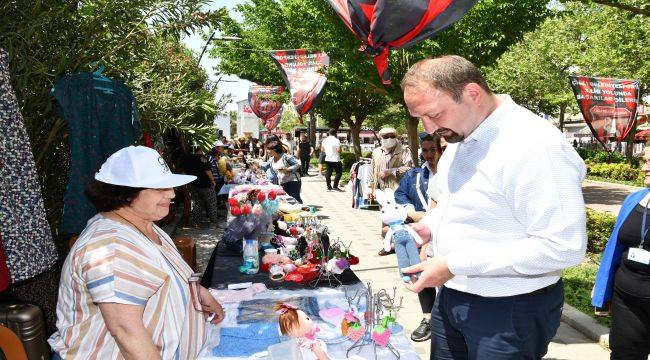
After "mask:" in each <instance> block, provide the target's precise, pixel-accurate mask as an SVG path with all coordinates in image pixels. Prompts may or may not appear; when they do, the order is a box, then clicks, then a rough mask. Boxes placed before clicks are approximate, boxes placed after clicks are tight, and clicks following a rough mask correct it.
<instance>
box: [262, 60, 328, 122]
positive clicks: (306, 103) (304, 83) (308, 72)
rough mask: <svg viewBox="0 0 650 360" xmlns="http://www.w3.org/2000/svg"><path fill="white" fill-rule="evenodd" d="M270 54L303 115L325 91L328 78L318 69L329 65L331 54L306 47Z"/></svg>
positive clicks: (294, 102)
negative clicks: (306, 48) (305, 48)
mask: <svg viewBox="0 0 650 360" xmlns="http://www.w3.org/2000/svg"><path fill="white" fill-rule="evenodd" d="M270 55H271V58H272V59H273V61H274V62H275V64H276V65H277V66H278V67H279V68H280V72H281V73H282V77H283V78H284V82H285V83H286V84H287V86H288V87H289V92H290V93H291V102H292V103H293V105H294V106H295V107H296V111H297V112H298V114H299V115H300V116H301V117H302V116H303V115H304V114H306V113H308V112H309V110H311V109H312V108H314V106H316V102H317V101H318V99H320V97H321V95H322V93H323V88H324V86H325V82H327V78H326V77H325V75H323V74H320V73H319V72H318V71H319V70H320V69H322V68H324V67H326V66H328V65H329V62H330V58H329V56H328V55H327V54H326V53H324V52H322V51H311V50H304V49H298V50H275V51H271V52H270Z"/></svg>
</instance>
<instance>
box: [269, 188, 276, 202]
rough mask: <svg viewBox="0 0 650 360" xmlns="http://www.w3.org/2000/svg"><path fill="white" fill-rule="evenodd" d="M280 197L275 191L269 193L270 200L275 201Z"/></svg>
mask: <svg viewBox="0 0 650 360" xmlns="http://www.w3.org/2000/svg"><path fill="white" fill-rule="evenodd" d="M277 196H278V193H277V192H275V190H271V191H269V200H275V198H276V197H277Z"/></svg>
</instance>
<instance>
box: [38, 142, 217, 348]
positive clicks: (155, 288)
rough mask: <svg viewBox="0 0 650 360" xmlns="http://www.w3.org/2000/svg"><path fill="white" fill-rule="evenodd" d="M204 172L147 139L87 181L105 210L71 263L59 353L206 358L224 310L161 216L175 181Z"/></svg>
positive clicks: (57, 337) (54, 342)
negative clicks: (168, 158) (176, 163)
mask: <svg viewBox="0 0 650 360" xmlns="http://www.w3.org/2000/svg"><path fill="white" fill-rule="evenodd" d="M194 179H195V177H194V176H188V175H176V174H172V172H171V171H170V170H169V167H167V164H166V163H165V161H164V160H163V159H162V158H161V157H160V155H159V154H158V153H157V152H156V151H155V150H153V149H149V148H146V147H143V146H137V147H136V146H130V147H127V148H124V149H121V150H119V151H118V152H116V153H115V154H113V155H111V157H109V158H108V160H106V162H105V163H104V164H103V165H102V167H101V169H100V170H99V172H97V173H96V174H95V180H93V181H92V182H91V183H90V184H89V186H88V188H87V189H86V195H87V196H88V197H89V199H90V201H91V202H92V203H93V204H94V205H95V207H96V208H97V210H98V211H99V213H98V214H97V215H95V216H94V217H93V218H92V219H90V220H89V221H88V224H87V226H86V229H85V230H84V231H83V232H82V233H81V235H80V236H79V238H78V239H77V241H76V242H75V244H74V246H73V247H72V249H71V250H70V253H69V254H68V257H67V259H66V261H65V263H64V265H63V272H62V275H61V285H60V287H59V300H58V304H57V324H56V325H57V332H56V333H55V334H54V335H52V337H51V338H50V339H49V343H50V345H51V346H52V349H53V350H54V352H55V355H54V359H57V358H64V359H89V358H97V359H118V358H122V357H123V358H125V359H136V358H137V359H177V358H178V359H194V358H196V356H197V355H198V353H199V351H200V350H201V347H202V344H203V342H204V339H205V321H206V318H208V316H209V315H213V319H212V323H215V324H216V323H219V322H220V321H221V320H223V317H224V312H223V309H222V308H221V305H219V303H218V302H217V301H216V300H215V299H214V298H213V297H212V295H210V293H209V292H208V291H207V290H206V289H205V288H203V287H201V286H200V285H198V284H197V283H196V282H194V281H190V280H194V279H192V276H193V271H192V269H191V268H190V267H189V266H188V265H187V263H185V261H183V258H182V257H181V255H180V254H179V253H178V250H177V249H176V247H175V246H174V243H173V242H172V240H171V239H170V238H169V236H168V235H167V234H166V233H165V232H164V231H162V230H161V229H160V228H159V227H158V226H156V225H155V224H154V221H157V220H160V219H162V218H163V217H165V216H166V215H167V213H168V212H169V204H170V203H171V200H172V199H173V198H174V190H173V187H175V186H180V185H183V184H187V183H189V182H191V181H193V180H194Z"/></svg>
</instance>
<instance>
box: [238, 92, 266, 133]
mask: <svg viewBox="0 0 650 360" xmlns="http://www.w3.org/2000/svg"><path fill="white" fill-rule="evenodd" d="M236 135H237V137H245V136H250V137H254V138H259V137H260V119H258V117H257V116H255V114H254V113H253V110H251V107H250V105H248V100H241V101H238V102H237V134H236Z"/></svg>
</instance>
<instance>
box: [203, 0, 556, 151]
mask: <svg viewBox="0 0 650 360" xmlns="http://www.w3.org/2000/svg"><path fill="white" fill-rule="evenodd" d="M236 9H237V11H238V12H239V13H240V14H241V17H242V19H243V21H242V22H241V23H238V22H237V21H235V20H233V19H232V18H230V19H229V20H227V21H225V22H223V23H222V26H221V27H220V28H219V30H221V32H222V33H223V34H227V35H235V36H238V37H241V38H242V39H243V40H242V41H240V42H238V43H237V44H230V45H229V44H220V45H218V46H215V47H214V48H213V49H212V52H211V54H212V56H214V57H218V58H220V60H221V61H220V65H219V66H218V68H217V71H219V72H222V73H230V74H236V75H238V76H239V77H241V78H244V79H248V80H251V81H253V82H257V83H259V84H266V85H278V84H281V83H282V79H281V77H280V74H279V72H278V71H277V68H276V67H275V65H274V64H273V63H272V62H271V60H270V58H269V56H268V54H267V50H268V49H295V48H308V49H322V50H325V51H326V52H327V53H328V54H329V55H330V57H331V66H330V67H329V68H328V69H327V70H326V71H325V72H326V75H327V77H328V84H327V85H326V90H325V94H324V96H323V98H322V99H321V101H320V103H319V105H318V107H316V108H315V110H314V111H315V112H316V113H317V114H319V115H320V116H321V117H322V118H323V119H324V120H326V121H327V122H328V123H329V124H330V126H333V127H337V126H338V125H340V124H341V123H346V124H348V126H350V128H351V129H352V130H353V137H352V138H353V142H354V144H355V150H356V152H357V155H359V152H360V151H359V149H360V147H359V138H358V133H357V134H356V135H355V130H356V129H358V130H360V129H361V127H362V125H363V122H364V121H365V120H366V118H367V117H368V116H369V115H372V114H374V113H377V112H381V111H383V110H384V109H386V108H387V107H390V106H392V105H393V104H401V103H402V101H403V100H402V92H401V89H400V87H399V80H400V79H401V78H402V77H403V75H404V73H405V72H406V70H407V69H408V68H409V67H410V65H411V64H413V63H414V62H415V61H417V60H419V59H422V58H426V57H430V56H435V55H442V54H448V53H456V54H459V55H462V56H465V57H467V58H469V59H470V60H472V61H474V62H475V63H476V64H477V65H479V66H486V65H491V64H493V63H494V61H496V59H497V58H498V57H499V56H500V55H501V54H502V53H503V52H504V51H505V50H506V49H507V48H508V46H510V45H512V44H513V43H515V42H517V41H518V40H519V39H520V38H521V36H522V35H523V33H525V32H527V31H530V30H532V29H534V28H535V26H536V25H537V24H539V23H540V22H541V21H543V19H544V17H545V16H546V14H547V13H548V10H547V9H546V6H545V4H544V3H543V2H539V1H533V0H516V1H504V0H483V1H481V2H479V3H478V4H477V5H476V6H475V7H474V8H473V9H472V10H470V12H468V14H467V15H466V16H465V17H464V18H463V19H462V20H461V21H460V22H458V23H457V24H456V25H454V26H453V27H451V28H449V29H447V30H445V31H444V32H442V33H441V34H440V35H439V36H438V37H437V38H435V39H430V40H427V41H425V42H423V43H420V44H418V45H415V46H413V47H411V48H409V49H407V50H399V51H394V52H393V53H392V55H391V58H390V66H391V70H392V72H393V80H394V84H393V85H391V86H389V87H384V86H383V85H381V83H380V81H379V77H378V76H377V72H376V70H375V68H374V66H373V64H372V60H371V59H370V58H369V57H367V56H366V55H364V54H363V53H360V52H359V51H357V49H358V47H359V45H360V42H359V40H358V39H356V38H355V37H354V35H353V34H352V33H351V32H350V31H349V30H348V29H347V28H346V27H345V25H344V24H343V22H342V21H341V20H340V19H339V17H338V16H337V15H336V14H335V13H334V11H333V10H332V9H331V8H330V7H329V5H328V4H327V2H325V1H322V0H252V1H251V2H249V3H246V4H244V5H240V6H238V7H237V8H236ZM506 34H507V35H506ZM242 49H255V50H253V51H250V50H242ZM408 124H409V134H410V135H411V140H412V142H411V143H412V144H416V143H417V136H416V135H417V127H416V126H417V120H415V121H409V122H408ZM413 148H415V146H414V147H413ZM414 150H415V149H414Z"/></svg>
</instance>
